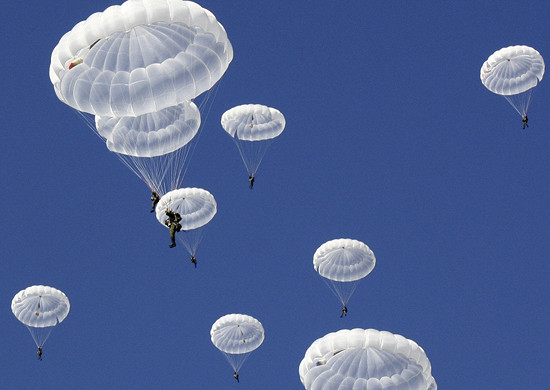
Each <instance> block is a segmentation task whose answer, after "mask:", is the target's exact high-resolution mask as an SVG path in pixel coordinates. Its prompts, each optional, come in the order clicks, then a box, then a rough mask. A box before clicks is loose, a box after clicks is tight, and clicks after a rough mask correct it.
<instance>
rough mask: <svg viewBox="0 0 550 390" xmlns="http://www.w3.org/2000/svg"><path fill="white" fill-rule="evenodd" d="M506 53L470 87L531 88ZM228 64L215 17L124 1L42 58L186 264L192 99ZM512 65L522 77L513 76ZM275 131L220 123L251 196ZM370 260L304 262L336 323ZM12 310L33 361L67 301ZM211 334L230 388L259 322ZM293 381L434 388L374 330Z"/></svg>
mask: <svg viewBox="0 0 550 390" xmlns="http://www.w3.org/2000/svg"><path fill="white" fill-rule="evenodd" d="M508 49H510V50H512V49H513V50H515V51H513V50H512V51H513V53H512V54H510V53H509V52H502V50H501V51H499V52H497V53H500V54H497V53H495V54H494V55H493V56H491V57H490V58H489V60H488V61H487V63H486V64H484V67H483V68H482V71H481V79H482V81H483V83H484V85H486V86H487V88H489V89H490V90H491V91H493V92H495V93H499V94H503V95H505V96H507V97H510V96H515V95H518V94H523V93H525V92H526V91H529V90H530V89H531V88H533V87H534V86H536V84H537V83H538V81H540V79H542V73H543V72H544V62H542V57H540V55H538V52H536V51H534V50H533V49H530V48H526V47H515V48H508ZM528 49H530V50H531V51H529V50H528ZM503 50H505V49H503ZM510 50H509V51H510ZM537 55H538V57H537ZM539 57H540V58H539ZM232 58H233V48H232V45H231V43H230V41H229V39H228V37H227V34H226V31H225V29H224V27H223V26H222V25H221V24H220V23H219V22H218V21H217V20H216V18H215V16H214V15H213V14H212V13H211V12H210V11H208V10H206V9H204V8H202V7H201V6H199V5H198V4H196V3H194V2H191V1H184V0H128V1H126V2H125V3H123V4H122V5H119V6H118V5H117V6H111V7H109V8H107V9H106V10H105V11H104V12H98V13H95V14H93V15H91V16H90V17H89V18H88V19H86V20H85V21H82V22H80V23H78V24H76V25H75V26H74V27H73V29H72V30H71V31H69V32H68V33H66V34H65V35H64V36H63V37H62V38H61V40H60V41H59V43H58V44H57V46H56V47H55V49H54V50H53V52H52V57H51V65H50V80H51V82H52V84H53V86H54V90H55V93H56V95H57V97H58V98H59V99H60V100H61V101H62V102H64V103H65V104H67V105H69V106H71V107H72V108H74V109H75V110H77V111H78V112H81V113H82V114H83V115H84V116H85V115H93V116H94V120H93V121H92V123H93V125H92V126H93V128H94V130H95V131H96V132H97V134H98V135H99V136H100V137H101V138H102V139H103V140H104V141H105V144H106V146H107V148H108V149H109V150H110V151H112V152H114V153H116V154H117V155H118V156H119V157H120V159H121V160H122V161H123V162H124V163H125V164H126V165H127V166H128V167H129V168H130V169H131V170H132V171H133V172H134V173H136V175H138V176H139V177H140V178H141V179H142V180H143V181H144V182H145V183H146V184H147V186H148V187H149V188H150V190H151V191H152V192H153V194H154V195H155V194H158V195H159V199H158V201H157V200H154V201H155V202H156V203H154V205H155V208H154V210H152V211H154V212H155V215H156V218H157V220H158V222H159V223H160V224H162V225H164V226H166V225H167V219H169V218H170V216H169V214H168V210H170V211H171V212H172V213H176V214H177V215H178V216H179V217H180V219H178V221H179V224H180V226H181V231H182V232H181V233H180V234H178V236H177V237H178V239H179V240H180V241H181V242H182V243H183V244H184V246H185V247H186V249H187V251H188V252H189V253H190V255H191V258H192V260H193V259H195V254H196V251H197V247H198V245H199V243H200V241H201V238H202V234H203V228H204V226H205V225H206V224H207V223H208V222H209V221H211V220H212V218H213V217H214V215H215V214H216V212H217V203H216V200H215V199H214V196H213V195H212V194H211V193H210V192H208V191H206V190H204V189H201V188H182V183H183V179H184V176H185V172H186V169H187V168H186V166H187V163H188V159H189V156H190V153H192V150H193V145H194V144H193V142H194V141H195V140H196V138H197V134H198V132H199V130H200V128H201V113H200V110H199V107H198V106H197V104H196V103H195V99H197V98H198V97H199V96H200V95H201V94H203V93H205V92H206V93H208V91H209V90H211V89H212V88H213V87H214V85H215V84H216V83H217V82H218V80H219V79H220V78H221V77H222V76H223V74H224V73H225V71H226V70H227V68H228V66H229V63H230V62H231V61H232ZM503 58H504V59H507V62H508V63H506V62H505V61H504V60H503ZM518 69H520V70H521V72H522V75H521V76H517V77H513V75H514V72H516V73H517V72H519V70H518ZM502 80H505V81H502ZM529 96H530V95H529ZM528 102H529V100H527V104H525V105H524V106H521V107H519V108H517V109H518V112H520V114H522V115H526V113H527V107H528ZM199 106H200V105H199ZM285 125H286V121H285V118H284V116H283V114H282V113H281V112H280V111H278V110H277V109H274V108H271V107H267V106H264V105H259V104H245V105H239V106H236V107H233V108H231V109H230V110H228V111H226V112H225V113H224V114H223V115H222V117H221V126H222V127H223V129H224V130H225V131H226V132H227V134H229V136H230V137H231V138H232V139H233V140H234V142H235V144H236V146H237V148H238V150H239V153H240V155H241V158H242V160H243V163H244V165H245V167H246V170H247V173H248V176H249V182H250V187H251V188H252V185H253V183H254V178H255V176H256V173H257V170H258V167H259V165H260V163H261V161H262V159H263V157H264V155H265V153H266V150H267V148H268V147H269V145H270V144H271V142H272V141H273V140H274V139H275V138H276V137H278V136H279V135H280V134H281V133H282V131H283V130H284V128H285ZM375 264H376V258H375V256H374V253H373V251H372V250H371V249H370V248H369V247H368V246H367V245H366V244H364V243H362V242H360V241H357V240H353V239H335V240H331V241H328V242H326V243H324V244H323V245H321V246H320V247H319V248H318V249H317V250H316V252H315V253H314V256H313V266H314V269H315V271H316V272H317V273H318V274H319V275H320V276H321V277H322V278H323V280H324V281H325V282H326V283H327V285H328V286H329V288H330V289H331V290H332V291H333V293H334V294H335V295H336V297H337V298H338V299H339V301H340V303H341V304H342V306H343V308H342V315H341V316H343V315H347V304H348V301H349V300H350V298H351V296H352V294H353V293H354V291H355V289H356V287H357V285H358V283H359V281H360V280H362V279H363V278H364V277H366V276H367V275H368V274H369V273H371V272H372V270H373V269H374V267H375ZM11 307H12V312H13V314H14V315H15V316H16V317H17V319H18V320H19V321H21V322H22V323H23V324H24V325H26V326H27V328H28V329H29V331H30V332H31V335H32V337H33V339H34V341H35V343H36V345H37V347H38V348H39V358H40V357H41V354H42V347H43V346H44V343H45V342H46V340H47V338H48V336H49V334H50V333H51V331H52V329H53V328H54V327H55V326H56V325H58V324H59V323H61V322H62V321H63V320H64V319H65V318H66V316H67V314H68V312H69V309H70V304H69V300H68V298H67V297H66V296H65V294H64V293H63V292H61V291H59V290H57V289H55V288H52V287H47V286H32V287H28V288H27V289H25V290H22V291H20V292H19V293H18V294H16V295H15V297H14V298H13V301H12V305H11ZM210 336H211V341H212V343H213V344H214V346H215V347H216V348H218V349H219V350H220V351H221V352H222V353H223V354H224V356H225V357H226V358H227V360H228V362H229V363H230V365H231V367H232V368H233V370H234V374H233V375H234V377H235V378H236V379H237V380H238V379H239V376H238V373H239V370H240V369H241V367H242V365H243V363H244V362H245V360H246V359H247V357H248V356H249V355H250V353H251V352H252V351H254V350H255V349H257V348H258V347H259V346H260V345H261V344H262V342H263V340H264V337H265V336H264V328H263V326H262V324H261V323H260V322H259V321H258V320H257V319H255V318H253V317H251V316H249V315H244V314H228V315H225V316H223V317H221V318H219V319H218V320H217V321H216V322H215V323H214V324H213V325H212V328H211V331H210ZM299 373H300V379H301V380H302V383H303V384H304V386H305V387H306V389H307V390H310V389H311V390H313V389H325V390H332V389H334V390H336V389H338V390H343V389H352V388H353V389H367V390H371V389H415V390H435V389H437V385H436V383H435V380H434V379H433V377H432V376H431V366H430V362H429V361H428V359H427V357H426V355H425V353H424V351H423V350H422V348H420V347H419V346H418V345H417V344H416V343H415V342H414V341H411V340H407V339H405V338H404V337H402V336H399V335H393V334H391V333H389V332H379V331H375V330H373V329H367V330H363V329H353V330H346V329H344V330H340V331H338V332H335V333H331V334H328V335H326V336H324V337H323V338H321V339H319V340H317V341H315V342H314V343H313V344H312V345H311V347H310V348H309V349H308V350H307V352H306V355H305V357H304V359H303V360H302V362H301V364H300V367H299Z"/></svg>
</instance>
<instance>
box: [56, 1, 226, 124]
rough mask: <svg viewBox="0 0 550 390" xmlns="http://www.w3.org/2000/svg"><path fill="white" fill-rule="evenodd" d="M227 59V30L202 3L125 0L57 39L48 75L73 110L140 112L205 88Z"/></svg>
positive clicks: (174, 102) (109, 113) (112, 113)
mask: <svg viewBox="0 0 550 390" xmlns="http://www.w3.org/2000/svg"><path fill="white" fill-rule="evenodd" d="M232 59H233V48H232V46H231V43H230V42H229V39H228V37H227V33H226V31H225V29H224V28H223V26H222V25H221V24H220V23H219V22H218V21H217V20H216V17H215V16H214V15H213V14H212V13H211V12H210V11H208V10H207V9H204V8H202V7H201V6H200V5H198V4H196V3H194V2H191V1H182V0H128V1H126V2H125V3H123V4H122V5H115V6H111V7H109V8H107V9H106V10H105V11H104V12H98V13H95V14H93V15H91V16H90V17H89V18H88V19H86V20H85V21H82V22H79V23H78V24H76V25H75V26H74V27H73V29H72V30H71V31H69V32H68V33H66V34H65V35H64V36H63V37H62V38H61V40H60V41H59V43H58V44H57V46H56V47H55V48H54V50H53V52H52V56H51V64H50V80H51V82H52V84H53V86H54V89H55V92H56V95H57V97H58V98H59V99H60V100H61V101H63V102H64V103H66V104H68V105H69V106H71V107H73V108H75V109H77V110H79V111H84V112H88V113H90V114H94V115H99V116H139V115H143V114H146V113H149V112H153V111H158V110H161V109H163V108H166V107H170V106H174V105H177V104H180V103H183V102H184V101H186V100H191V99H194V98H195V97H197V96H198V95H200V94H201V93H203V92H205V91H207V90H209V89H210V88H211V87H212V86H213V85H214V84H215V83H216V82H217V81H218V80H219V79H220V78H221V76H222V75H223V74H224V73H225V71H226V70H227V67H228V66H229V63H230V62H231V60H232Z"/></svg>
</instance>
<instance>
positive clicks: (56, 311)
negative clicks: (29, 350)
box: [11, 286, 71, 348]
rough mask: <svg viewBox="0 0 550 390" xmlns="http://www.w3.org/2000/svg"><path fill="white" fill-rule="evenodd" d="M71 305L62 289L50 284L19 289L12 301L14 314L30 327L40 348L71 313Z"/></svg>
mask: <svg viewBox="0 0 550 390" xmlns="http://www.w3.org/2000/svg"><path fill="white" fill-rule="evenodd" d="M70 308H71V305H70V303H69V299H68V298H67V296H66V295H65V294H64V293H62V292H61V291H59V290H57V289H55V288H53V287H48V286H31V287H27V288H26V289H24V290H21V291H19V292H18V293H17V294H16V295H15V297H13V300H12V301H11V311H12V312H13V315H14V316H15V317H16V318H17V319H18V320H19V321H20V322H22V323H23V324H24V325H26V326H27V328H28V329H29V331H30V333H31V336H32V338H33V340H34V342H35V343H36V346H37V347H38V348H42V347H43V346H44V343H45V342H46V340H47V339H48V337H49V336H50V334H51V332H52V330H53V329H54V328H55V327H56V326H57V324H59V323H60V322H62V321H63V320H64V319H65V318H66V317H67V314H69V310H70Z"/></svg>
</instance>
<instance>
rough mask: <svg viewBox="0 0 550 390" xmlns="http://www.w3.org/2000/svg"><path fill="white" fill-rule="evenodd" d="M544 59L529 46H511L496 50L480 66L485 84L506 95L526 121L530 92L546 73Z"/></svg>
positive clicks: (495, 91) (494, 91) (488, 87)
mask: <svg viewBox="0 0 550 390" xmlns="http://www.w3.org/2000/svg"><path fill="white" fill-rule="evenodd" d="M544 69H545V66H544V59H543V58H542V56H541V55H540V53H539V52H538V51H536V50H535V49H533V48H532V47H529V46H524V45H517V46H509V47H505V48H502V49H500V50H497V51H496V52H494V53H493V54H491V56H490V57H489V58H488V59H487V61H485V62H484V63H483V65H482V67H481V70H480V78H481V82H482V83H483V85H484V86H485V87H486V88H487V89H488V90H489V91H491V92H493V93H496V94H497V95H501V96H504V98H506V100H508V102H509V103H510V104H511V105H512V107H514V109H515V110H516V111H517V112H518V114H519V115H521V117H522V118H524V127H525V124H527V110H528V109H529V104H530V103H531V94H532V92H533V88H535V87H536V86H537V85H538V84H539V82H540V81H541V80H542V77H543V76H544Z"/></svg>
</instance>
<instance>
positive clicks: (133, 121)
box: [95, 102, 201, 194]
mask: <svg viewBox="0 0 550 390" xmlns="http://www.w3.org/2000/svg"><path fill="white" fill-rule="evenodd" d="M200 124H201V116H200V112H199V109H198V108H197V106H196V105H195V103H193V102H183V103H181V104H178V105H177V106H172V107H167V108H164V109H162V110H159V111H156V112H152V113H148V114H143V115H140V116H136V117H131V116H126V117H100V116H96V117H95V126H96V129H97V132H98V134H99V135H100V136H101V137H103V138H104V139H105V141H106V144H107V148H108V149H109V150H110V151H111V152H114V153H117V155H118V157H119V158H120V159H121V160H122V161H123V162H124V163H125V164H126V165H127V166H128V167H129V168H130V170H132V171H133V172H134V173H135V174H136V175H137V176H138V177H139V178H141V179H142V180H143V181H144V182H145V183H146V184H147V185H148V186H149V188H150V189H151V190H152V191H155V192H156V193H158V194H164V193H166V192H167V191H169V190H171V189H174V188H177V187H178V186H179V185H180V184H181V183H182V181H183V177H182V176H183V175H184V173H185V169H184V168H183V167H184V166H185V162H186V160H187V158H188V156H189V154H190V152H191V151H192V146H193V145H192V143H191V141H192V140H193V139H194V137H195V136H196V135H197V133H198V131H199V127H200Z"/></svg>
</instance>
